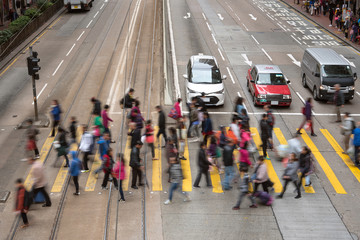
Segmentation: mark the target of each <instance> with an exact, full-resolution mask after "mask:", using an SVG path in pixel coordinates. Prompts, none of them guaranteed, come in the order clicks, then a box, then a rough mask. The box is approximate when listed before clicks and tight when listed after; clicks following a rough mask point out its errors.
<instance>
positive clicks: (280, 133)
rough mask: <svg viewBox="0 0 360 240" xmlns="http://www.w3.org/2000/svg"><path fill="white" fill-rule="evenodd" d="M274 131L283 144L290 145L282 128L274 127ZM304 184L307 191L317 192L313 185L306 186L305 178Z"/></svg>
mask: <svg viewBox="0 0 360 240" xmlns="http://www.w3.org/2000/svg"><path fill="white" fill-rule="evenodd" d="M274 133H275V135H276V138H277V139H278V140H279V143H280V144H281V145H288V143H287V141H286V139H285V137H284V135H283V134H282V132H281V130H280V128H274ZM302 185H303V187H304V189H305V192H306V193H315V190H314V188H313V187H312V186H309V187H306V186H305V181H304V179H303V181H302Z"/></svg>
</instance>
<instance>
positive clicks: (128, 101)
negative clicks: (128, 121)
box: [120, 88, 135, 111]
mask: <svg viewBox="0 0 360 240" xmlns="http://www.w3.org/2000/svg"><path fill="white" fill-rule="evenodd" d="M134 92H135V90H134V89H133V88H130V89H129V91H128V93H127V94H125V96H124V97H123V98H122V99H121V100H120V107H121V108H125V110H126V111H129V110H130V109H131V108H132V107H133V103H134V102H135V98H134Z"/></svg>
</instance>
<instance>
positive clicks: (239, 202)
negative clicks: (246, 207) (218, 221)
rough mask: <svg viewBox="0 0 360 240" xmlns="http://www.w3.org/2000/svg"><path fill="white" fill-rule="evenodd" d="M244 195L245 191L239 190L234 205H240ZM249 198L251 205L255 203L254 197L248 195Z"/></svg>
mask: <svg viewBox="0 0 360 240" xmlns="http://www.w3.org/2000/svg"><path fill="white" fill-rule="evenodd" d="M246 195H248V193H247V192H240V194H239V197H238V200H237V202H236V204H235V207H240V204H241V202H242V200H243V198H244V197H245V196H246ZM249 199H250V201H251V204H252V205H255V198H253V197H251V196H249Z"/></svg>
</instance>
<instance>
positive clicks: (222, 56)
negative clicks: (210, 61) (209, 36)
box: [218, 48, 225, 61]
mask: <svg viewBox="0 0 360 240" xmlns="http://www.w3.org/2000/svg"><path fill="white" fill-rule="evenodd" d="M218 51H219V53H220V55H221V58H222V60H223V61H225V58H224V55H223V54H222V52H221V50H220V48H218Z"/></svg>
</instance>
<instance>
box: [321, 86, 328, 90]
mask: <svg viewBox="0 0 360 240" xmlns="http://www.w3.org/2000/svg"><path fill="white" fill-rule="evenodd" d="M319 88H320V90H328V89H329V86H326V85H320V87H319Z"/></svg>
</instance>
